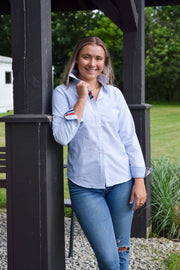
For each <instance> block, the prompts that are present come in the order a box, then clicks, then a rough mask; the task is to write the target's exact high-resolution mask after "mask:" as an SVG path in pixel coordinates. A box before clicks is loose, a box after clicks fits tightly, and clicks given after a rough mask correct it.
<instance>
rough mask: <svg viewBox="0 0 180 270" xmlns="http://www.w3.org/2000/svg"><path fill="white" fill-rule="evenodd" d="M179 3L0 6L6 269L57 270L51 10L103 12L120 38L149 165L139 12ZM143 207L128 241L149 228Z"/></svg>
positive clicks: (58, 165)
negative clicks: (0, 24)
mask: <svg viewBox="0 0 180 270" xmlns="http://www.w3.org/2000/svg"><path fill="white" fill-rule="evenodd" d="M167 4H168V5H178V4H180V3H179V0H126V1H124V0H119V1H118V0H112V1H111V0H106V1H100V0H84V1H83V0H78V1H72V0H66V1H59V0H52V1H51V0H31V1H29V0H12V1H8V0H2V1H1V5H0V14H11V19H12V57H13V74H14V115H13V116H9V117H4V118H2V119H1V121H5V122H6V149H7V180H8V182H7V217H8V269H9V270H32V269H33V270H56V269H57V270H59V269H61V270H63V269H65V257H64V254H65V251H64V198H63V191H64V190H63V152H62V147H61V146H59V145H57V144H56V143H55V141H54V139H53V137H52V132H51V94H52V59H51V58H52V46H51V11H70V10H87V9H89V10H92V9H100V10H102V11H103V12H104V13H105V14H106V15H107V16H109V17H110V19H111V20H112V21H113V22H114V23H116V24H117V25H118V27H120V28H121V30H122V31H123V37H124V38H123V46H124V51H123V84H124V86H123V90H124V91H123V92H124V95H125V98H126V100H127V103H128V104H129V106H130V109H131V111H132V114H133V117H134V120H135V124H136V130H137V134H138V137H139V140H140V144H141V146H142V150H143V153H144V157H145V160H146V163H147V164H148V165H149V164H150V120H149V119H150V107H151V106H150V105H148V104H145V82H144V8H145V6H157V5H167ZM146 187H147V191H148V201H147V206H148V207H144V209H143V211H142V209H141V210H139V211H137V212H136V213H135V216H134V220H133V227H132V236H135V237H147V236H148V230H149V229H150V225H151V223H150V218H151V210H150V202H151V189H150V177H147V179H146Z"/></svg>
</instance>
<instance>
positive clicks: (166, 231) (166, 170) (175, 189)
mask: <svg viewBox="0 0 180 270" xmlns="http://www.w3.org/2000/svg"><path fill="white" fill-rule="evenodd" d="M152 168H153V172H152V184H151V186H152V227H153V233H155V234H157V235H158V236H164V237H167V238H169V239H172V238H175V237H177V238H178V237H179V236H180V168H179V167H178V166H177V165H176V164H174V163H171V162H170V161H169V160H168V159H166V158H160V159H158V160H152Z"/></svg>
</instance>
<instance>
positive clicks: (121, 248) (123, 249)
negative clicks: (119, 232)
mask: <svg viewBox="0 0 180 270" xmlns="http://www.w3.org/2000/svg"><path fill="white" fill-rule="evenodd" d="M117 243H120V240H119V239H117ZM126 250H129V247H118V251H126Z"/></svg>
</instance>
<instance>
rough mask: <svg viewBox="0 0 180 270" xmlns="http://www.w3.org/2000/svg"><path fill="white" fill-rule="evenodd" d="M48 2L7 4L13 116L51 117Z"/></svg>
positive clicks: (50, 55)
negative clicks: (10, 29)
mask: <svg viewBox="0 0 180 270" xmlns="http://www.w3.org/2000/svg"><path fill="white" fill-rule="evenodd" d="M48 2H49V8H48V7H47V5H48V4H47V3H48ZM48 2H47V1H27V0H25V1H21V0H13V1H12V2H11V11H12V12H11V19H12V43H13V50H12V55H13V75H14V112H15V114H19V113H24V114H26V113H28V114H30V113H35V114H41V113H42V114H50V113H51V111H50V107H51V106H50V97H51V92H52V48H51V28H50V27H49V26H50V25H51V5H50V4H51V1H50V0H49V1H48ZM17 7H18V8H17Z"/></svg>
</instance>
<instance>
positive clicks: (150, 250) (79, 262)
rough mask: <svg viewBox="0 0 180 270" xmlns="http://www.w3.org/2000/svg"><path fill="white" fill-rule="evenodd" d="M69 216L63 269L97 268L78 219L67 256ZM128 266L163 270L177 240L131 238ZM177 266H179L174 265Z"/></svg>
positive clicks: (3, 255)
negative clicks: (70, 252) (70, 255)
mask: <svg viewBox="0 0 180 270" xmlns="http://www.w3.org/2000/svg"><path fill="white" fill-rule="evenodd" d="M69 230H70V219H69V218H65V251H66V270H89V269H95V270H98V267H97V262H96V258H95V256H94V253H93V251H92V249H91V247H90V245H89V243H88V242H87V240H86V237H85V236H84V234H83V232H82V230H81V228H80V226H79V223H78V222H76V223H75V234H74V252H73V258H72V257H71V258H68V251H69ZM6 239H7V233H6V214H5V213H3V212H2V211H1V210H0V270H7V245H6ZM131 245H132V249H131V251H130V267H129V270H136V269H138V270H150V269H153V270H160V269H161V270H166V269H167V268H166V266H165V260H166V259H167V258H168V255H169V254H170V253H171V252H173V253H175V252H176V253H178V252H180V242H174V241H170V240H167V239H165V238H149V239H142V238H131ZM175 270H180V269H175Z"/></svg>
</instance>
